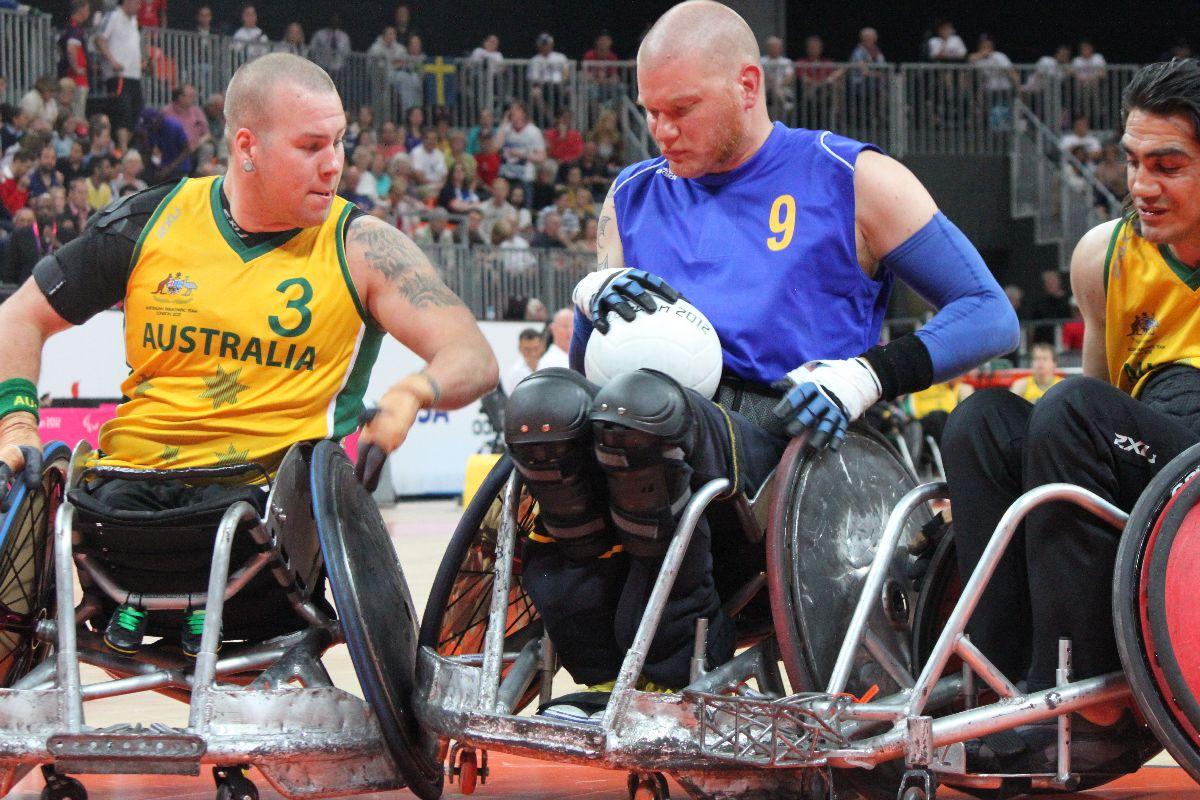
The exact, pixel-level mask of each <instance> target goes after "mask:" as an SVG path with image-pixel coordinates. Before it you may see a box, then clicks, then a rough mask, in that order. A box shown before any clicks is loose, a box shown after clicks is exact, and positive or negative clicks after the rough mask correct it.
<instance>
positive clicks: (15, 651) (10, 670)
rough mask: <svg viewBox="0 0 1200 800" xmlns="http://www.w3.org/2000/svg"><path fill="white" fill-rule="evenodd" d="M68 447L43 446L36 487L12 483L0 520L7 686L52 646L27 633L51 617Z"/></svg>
mask: <svg viewBox="0 0 1200 800" xmlns="http://www.w3.org/2000/svg"><path fill="white" fill-rule="evenodd" d="M70 456H71V451H70V449H69V448H68V447H67V446H66V445H65V444H63V443H62V442H52V443H50V444H48V445H46V448H45V450H44V453H43V459H44V461H43V468H42V490H41V491H35V492H29V491H27V490H26V488H25V486H24V484H23V483H21V482H18V484H17V485H16V486H14V487H13V497H12V505H11V507H10V509H9V511H8V513H7V514H5V515H4V516H3V518H2V519H0V614H2V615H3V616H2V617H0V619H2V622H0V686H11V685H12V684H13V683H15V682H16V681H17V680H19V679H20V678H21V677H23V676H24V675H26V674H27V673H28V672H29V670H31V669H33V668H34V667H35V666H37V665H38V664H39V663H41V662H42V661H44V660H45V659H46V657H47V656H48V655H49V654H50V652H51V651H52V650H53V647H52V645H51V644H50V643H49V642H41V641H39V640H38V639H36V638H34V636H33V626H34V625H36V624H37V621H38V620H39V619H43V618H48V617H53V616H54V610H55V607H56V606H55V602H54V557H53V553H54V518H55V516H56V515H57V513H58V507H59V505H61V504H62V498H63V486H64V484H65V482H66V471H67V463H68V461H69V459H70Z"/></svg>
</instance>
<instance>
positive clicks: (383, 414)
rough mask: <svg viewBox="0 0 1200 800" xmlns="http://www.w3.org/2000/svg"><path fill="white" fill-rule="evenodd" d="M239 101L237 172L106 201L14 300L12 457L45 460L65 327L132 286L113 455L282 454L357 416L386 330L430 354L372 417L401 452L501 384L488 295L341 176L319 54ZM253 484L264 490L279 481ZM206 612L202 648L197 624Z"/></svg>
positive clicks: (341, 122)
mask: <svg viewBox="0 0 1200 800" xmlns="http://www.w3.org/2000/svg"><path fill="white" fill-rule="evenodd" d="M225 119H226V125H227V128H226V137H227V139H228V141H229V148H230V160H229V170H228V172H227V173H226V174H225V175H222V176H216V177H210V178H195V179H188V178H185V179H183V180H181V181H179V182H177V183H174V184H172V185H168V186H161V187H154V188H151V189H148V190H146V191H143V192H139V193H136V194H133V195H130V196H128V197H126V198H122V199H121V200H119V201H118V202H116V203H114V204H112V205H110V206H108V207H107V208H105V209H104V210H102V211H101V212H100V213H99V214H97V215H96V217H95V218H94V219H93V222H92V223H91V224H90V225H89V226H88V228H87V229H86V230H85V231H84V233H83V234H82V235H81V236H79V237H78V238H77V239H75V240H74V241H72V242H71V243H69V244H68V245H66V246H64V247H63V248H62V249H61V250H59V251H57V252H56V253H54V254H53V255H50V256H47V257H46V258H43V259H42V260H41V261H40V262H38V264H37V266H36V267H35V268H34V274H33V278H32V279H31V280H29V281H27V282H26V283H25V284H23V285H22V286H21V287H20V289H19V290H18V291H17V292H16V293H15V294H14V295H13V296H12V297H11V298H10V299H9V300H7V301H6V302H5V303H4V304H3V305H0V325H2V326H3V330H5V331H7V332H8V333H6V335H5V336H4V337H2V338H0V365H2V366H0V369H2V370H3V375H2V376H0V377H3V378H4V380H3V382H0V415H2V417H0V459H2V460H3V463H4V467H2V468H0V469H2V470H3V471H5V472H6V473H7V474H9V475H11V474H12V473H13V472H16V471H20V470H21V469H22V467H23V466H25V468H26V469H25V472H26V474H27V475H29V476H34V475H37V474H39V472H40V469H39V467H38V465H37V464H35V463H33V462H35V461H38V460H40V459H39V455H38V454H39V448H40V441H39V438H38V429H37V421H38V420H37V409H36V406H37V403H36V398H37V395H36V389H35V386H36V384H37V380H38V375H39V372H40V368H41V364H40V362H41V352H42V346H43V344H44V342H45V341H46V339H47V337H49V336H51V335H52V334H54V333H57V332H58V331H61V330H64V329H65V328H67V327H69V326H71V325H79V324H82V323H83V322H85V321H86V320H88V319H89V318H90V317H92V316H93V315H95V314H96V313H98V312H100V311H103V310H105V309H108V308H111V307H112V306H113V305H115V304H116V303H119V302H122V301H123V302H124V313H125V342H124V345H125V356H126V360H127V362H128V363H129V366H130V371H129V376H128V377H127V378H126V379H125V381H124V383H123V384H122V386H121V392H122V394H123V395H124V396H125V397H126V398H128V399H127V400H126V401H125V402H123V403H122V404H121V405H120V406H118V408H117V415H116V418H115V419H113V420H112V421H110V422H108V423H107V424H106V425H105V426H104V427H103V429H102V430H101V432H100V441H99V445H100V451H101V452H102V455H100V456H98V457H97V458H96V459H94V461H93V463H94V464H96V465H99V466H116V467H125V468H130V469H165V468H195V467H212V466H218V465H225V464H232V463H251V462H252V463H256V464H258V465H260V466H261V467H263V469H264V470H265V471H267V472H273V471H274V470H275V469H276V467H278V465H279V463H280V460H281V459H282V457H283V455H284V453H285V452H286V451H287V449H288V448H289V447H290V446H291V445H292V444H294V443H296V442H300V441H307V440H315V439H324V438H334V439H340V438H341V437H343V436H345V435H346V434H348V433H350V432H351V431H353V430H354V429H355V427H356V426H357V424H358V419H359V415H360V412H361V411H362V410H363V393H364V392H365V390H366V387H367V380H368V378H369V377H370V373H371V369H372V366H373V363H374V361H375V357H376V355H377V353H378V351H379V347H380V343H381V341H382V337H383V335H384V334H390V335H391V336H393V337H395V338H396V339H398V340H399V341H400V342H401V343H403V344H404V345H405V346H406V347H408V348H410V349H411V350H412V351H413V352H415V353H416V354H417V355H419V356H420V357H421V358H422V359H424V360H425V361H426V362H427V363H426V366H425V368H424V369H422V370H421V371H419V372H415V373H413V374H411V375H407V376H404V377H402V378H400V379H399V380H398V381H397V382H396V383H395V384H394V385H393V386H392V387H391V388H390V389H389V390H388V391H387V392H386V393H385V394H384V395H383V397H381V398H380V399H379V413H378V414H377V415H376V416H375V418H374V419H373V421H372V422H371V423H370V424H368V425H367V426H366V427H365V429H364V430H363V433H362V439H363V440H364V441H365V442H368V443H373V444H375V445H378V446H379V447H380V448H382V449H383V450H385V451H387V452H391V451H392V450H394V449H396V448H397V447H399V446H400V444H401V443H402V442H403V441H404V439H405V436H406V435H407V434H408V431H409V429H410V428H411V426H412V424H413V422H414V420H415V418H416V416H417V413H418V411H419V410H420V409H423V408H443V409H451V408H457V407H459V406H462V405H464V404H466V403H468V402H470V401H472V400H475V399H476V398H478V397H480V396H481V395H483V394H484V393H485V392H487V391H489V390H490V389H491V388H492V387H493V386H494V385H495V384H496V380H497V367H496V362H495V359H494V358H493V356H492V352H491V349H490V348H489V346H488V344H487V342H486V341H485V340H484V338H483V336H482V334H481V332H480V331H479V328H478V327H477V326H476V324H475V320H474V318H473V316H472V314H471V313H470V311H469V310H468V309H467V308H466V307H465V306H464V305H463V303H462V302H461V301H460V300H459V299H458V298H457V297H456V296H455V295H454V294H453V293H452V292H451V291H450V290H449V289H447V288H446V286H445V285H444V284H443V283H442V282H441V280H440V279H439V278H438V275H437V272H436V271H435V270H434V269H433V267H432V266H431V265H430V264H429V262H428V261H427V260H426V258H425V256H424V255H422V253H421V250H420V249H419V248H418V247H416V246H415V245H414V244H413V243H412V242H411V241H410V240H409V239H408V238H407V237H405V235H404V234H402V233H401V232H400V231H398V230H397V229H396V228H394V227H392V226H390V225H387V224H386V223H384V222H382V221H380V220H378V219H375V218H373V217H370V216H367V215H364V214H361V213H359V212H357V211H356V210H355V209H354V208H353V207H352V206H350V205H349V204H348V203H346V201H344V200H342V199H340V198H338V197H337V196H336V195H335V193H334V190H335V189H336V187H337V185H338V179H339V176H340V175H341V171H342V165H343V160H344V154H343V140H344V137H345V133H346V116H345V113H344V111H343V109H342V102H341V99H340V98H339V97H338V93H337V91H336V89H335V88H334V85H333V82H332V81H331V80H330V78H329V76H328V75H327V74H326V73H325V72H324V71H323V70H322V69H321V68H320V67H318V66H316V65H314V64H312V63H310V62H309V61H306V60H304V59H302V58H298V57H296V56H293V55H288V54H282V53H279V54H271V55H266V56H262V57H261V58H258V59H256V60H254V61H251V62H249V63H247V64H246V65H244V66H242V67H241V68H240V69H238V71H237V73H235V75H234V76H233V79H232V80H231V81H230V83H229V88H228V90H227V92H226V96H225ZM27 460H28V462H29V463H26V462H27ZM214 488H220V487H211V486H210V487H206V488H205V489H201V488H198V487H187V486H179V487H177V488H173V489H170V490H169V491H167V490H166V489H163V487H161V486H158V485H152V484H148V483H146V482H144V481H123V480H110V481H107V482H105V483H102V484H99V485H97V486H95V487H93V488H92V490H91V491H92V493H93V496H94V497H95V498H96V499H97V500H98V501H100V502H103V503H106V504H108V505H109V506H110V507H115V508H124V509H129V508H137V509H145V510H157V509H164V508H168V507H176V506H183V505H187V504H189V503H192V502H196V501H197V499H200V498H201V497H203V498H205V499H207V497H208V495H207V494H206V491H207V490H211V489H214ZM243 493H244V492H243ZM247 499H250V500H252V501H253V502H257V503H258V504H259V506H260V508H261V506H262V502H263V493H262V492H261V491H257V490H255V491H252V492H250V493H249V495H248V497H247ZM144 618H145V612H144V611H142V610H141V609H139V608H136V607H129V606H127V605H123V606H121V607H119V608H118V609H117V610H116V612H114V614H113V621H112V622H111V623H110V624H109V627H108V629H107V631H106V634H105V636H106V641H107V642H108V643H109V645H110V646H111V647H113V649H116V650H119V651H121V652H131V651H134V650H136V649H137V647H138V646H139V645H140V641H141V634H140V632H139V626H140V627H141V630H144V628H145V625H144V622H142V620H144ZM297 624H298V623H297ZM188 630H189V628H188V626H187V625H186V624H185V625H184V631H185V635H184V640H183V645H184V649H185V650H189V648H191V647H194V646H195V645H196V644H198V638H199V637H198V636H190V637H189V635H188V634H187V631H188Z"/></svg>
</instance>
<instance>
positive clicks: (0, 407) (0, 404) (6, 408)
mask: <svg viewBox="0 0 1200 800" xmlns="http://www.w3.org/2000/svg"><path fill="white" fill-rule="evenodd" d="M14 411H28V412H29V413H30V414H33V416H34V418H35V419H37V418H38V399H37V387H36V386H34V385H33V382H32V381H29V380H26V379H25V378H9V379H8V380H6V381H0V417H4V416H6V415H8V414H11V413H13V412H14ZM39 421H40V419H39Z"/></svg>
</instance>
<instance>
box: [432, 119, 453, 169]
mask: <svg viewBox="0 0 1200 800" xmlns="http://www.w3.org/2000/svg"><path fill="white" fill-rule="evenodd" d="M450 131H451V128H450V115H449V114H448V113H445V112H442V111H435V112H434V114H433V137H434V140H435V141H436V142H437V149H438V150H440V151H441V152H442V158H445V157H446V156H448V155H450Z"/></svg>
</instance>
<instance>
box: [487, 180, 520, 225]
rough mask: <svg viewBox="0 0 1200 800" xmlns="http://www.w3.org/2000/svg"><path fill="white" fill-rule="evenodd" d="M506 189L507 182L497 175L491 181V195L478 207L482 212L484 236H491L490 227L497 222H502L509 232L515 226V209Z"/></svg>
mask: <svg viewBox="0 0 1200 800" xmlns="http://www.w3.org/2000/svg"><path fill="white" fill-rule="evenodd" d="M508 191H509V184H508V181H507V180H506V179H505V178H503V177H497V178H496V180H494V181H493V182H492V196H491V197H490V198H488V200H487V202H485V203H484V204H483V205H482V206H481V207H480V211H482V212H483V235H484V238H488V239H490V238H491V235H492V227H493V226H494V225H495V224H496V223H497V222H504V223H505V224H506V225H507V226H508V231H509V232H510V233H511V232H512V229H513V228H514V227H515V226H516V224H517V209H515V208H513V206H512V204H511V203H509V202H508Z"/></svg>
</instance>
